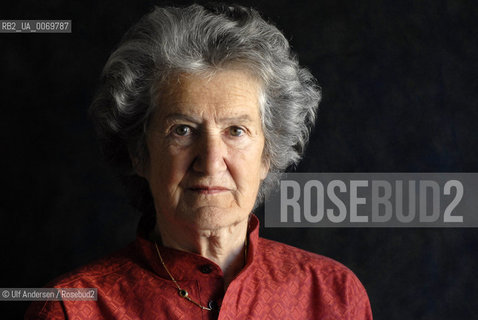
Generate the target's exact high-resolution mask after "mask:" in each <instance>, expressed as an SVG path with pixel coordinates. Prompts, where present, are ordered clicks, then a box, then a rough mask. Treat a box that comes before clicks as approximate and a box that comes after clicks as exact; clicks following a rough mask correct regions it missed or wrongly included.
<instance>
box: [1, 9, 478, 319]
mask: <svg viewBox="0 0 478 320" xmlns="http://www.w3.org/2000/svg"><path fill="white" fill-rule="evenodd" d="M182 3H184V2H183V1H175V2H172V1H170V2H168V4H182ZM237 3H241V4H244V5H248V6H254V7H256V8H257V9H258V10H259V11H260V12H262V13H263V15H264V16H265V17H266V18H268V19H270V20H272V21H273V22H275V24H276V25H277V26H278V27H279V29H281V30H283V31H284V33H285V34H286V36H287V38H288V39H289V40H290V41H291V44H292V46H293V49H294V51H295V52H296V53H297V54H298V56H299V58H300V61H301V64H303V65H305V66H307V67H308V68H309V69H310V70H311V71H312V73H313V74H314V75H315V76H316V77H317V78H318V80H319V83H320V85H321V87H322V89H323V101H322V103H321V108H320V113H319V119H318V124H317V127H316V129H315V130H314V132H313V135H312V137H311V142H310V145H309V148H308V151H307V154H306V156H305V158H304V160H303V162H302V164H301V165H300V166H299V167H298V169H297V171H299V172H477V171H478V134H477V132H476V127H477V121H478V108H477V107H478V106H477V101H478V99H477V98H478V79H477V78H478V76H477V71H478V63H477V62H478V59H477V55H478V40H477V30H478V28H477V27H478V26H477V22H476V21H477V19H478V5H476V4H473V2H472V1H349V2H345V1H331V0H326V1H306V2H296V3H292V2H291V1H285V0H278V1H259V0H258V1H237ZM153 4H164V2H157V1H129V2H127V1H98V2H95V3H93V2H85V1H8V3H2V4H1V5H0V19H71V20H72V21H73V22H72V25H73V33H71V34H0V67H1V69H0V70H1V71H0V81H1V82H0V105H1V107H0V123H1V126H0V128H1V132H0V137H1V146H0V150H1V151H0V152H1V155H0V159H1V169H2V174H1V176H2V180H1V181H2V196H1V199H2V200H1V203H0V214H1V218H0V240H1V252H0V254H1V255H0V261H1V262H0V265H1V266H0V268H1V269H0V274H1V279H0V287H40V286H43V285H44V284H45V283H46V282H48V281H49V280H51V279H53V278H54V277H56V276H58V275H60V274H62V273H64V272H66V271H69V270H71V269H73V268H75V267H77V266H79V265H82V264H85V263H86V262H89V261H91V260H93V259H95V258H98V257H100V256H103V255H105V254H107V253H109V252H111V251H114V250H115V249H117V248H120V247H122V246H124V245H125V244H127V243H128V242H129V241H131V240H133V239H134V236H135V228H136V223H137V220H138V218H139V215H138V214H137V213H136V212H135V211H134V210H133V209H132V208H131V207H129V206H128V203H127V200H126V199H125V196H124V192H123V190H122V187H121V185H119V182H118V180H117V179H116V178H115V177H114V176H113V174H112V172H111V171H110V170H109V169H108V168H107V167H106V165H104V164H103V162H102V160H101V157H100V153H99V148H98V145H97V142H96V140H95V139H96V138H95V134H94V131H93V128H92V125H91V124H90V123H89V121H88V118H87V115H86V110H87V108H88V105H89V103H90V101H91V98H92V96H93V94H94V90H95V87H96V84H97V81H98V77H99V74H100V72H101V69H102V66H103V65H104V63H105V62H106V59H107V57H108V56H109V54H110V53H111V51H112V49H113V47H114V46H115V45H116V44H117V42H118V41H119V39H120V37H121V35H122V34H123V33H124V32H125V31H126V30H127V28H128V27H129V26H131V25H132V24H133V23H134V22H136V21H137V20H138V19H139V18H140V17H141V16H142V15H143V14H144V13H146V12H148V11H150V10H151V8H152V6H153ZM257 214H258V215H259V217H260V218H261V219H262V217H263V213H262V211H261V210H258V211H257ZM261 232H262V235H263V236H265V237H268V238H272V239H276V240H279V241H281V242H285V243H289V244H292V245H295V246H298V247H301V248H304V249H306V250H310V251H313V252H317V253H320V254H323V255H326V256H329V257H332V258H334V259H336V260H338V261H340V262H342V263H343V264H345V265H346V266H348V267H349V268H351V269H352V270H353V271H354V272H355V273H356V274H357V276H358V277H359V278H360V279H361V281H362V283H363V284H364V286H365V287H366V289H367V291H368V294H369V297H370V301H371V303H372V309H373V312H374V317H375V319H476V318H477V316H476V315H475V314H476V310H477V309H478V306H477V301H478V286H477V285H478V276H477V270H478V256H477V253H476V249H477V246H478V233H477V230H476V229H453V228H448V229H442V228H440V229H424V228H415V229H405V228H402V229H392V228H387V229H378V228H363V229H359V228H353V229H338V228H335V229H320V228H314V229H262V230H261ZM27 305H28V303H23V302H0V308H1V309H0V312H2V315H1V316H0V317H2V318H9V317H8V316H9V315H11V318H20V317H21V315H22V313H23V312H24V310H25V308H26V306H27ZM15 315H16V316H15Z"/></svg>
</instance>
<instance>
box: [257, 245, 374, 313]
mask: <svg viewBox="0 0 478 320" xmlns="http://www.w3.org/2000/svg"><path fill="white" fill-rule="evenodd" d="M258 251H259V253H258V254H259V259H258V260H259V261H260V263H258V265H259V270H263V272H260V273H261V278H267V279H269V281H272V282H275V283H278V284H277V285H278V286H280V287H284V288H287V290H292V289H293V288H300V289H299V290H298V293H297V294H302V295H304V299H302V301H305V300H306V299H308V298H307V297H309V298H310V297H314V298H313V300H314V304H316V305H320V306H321V308H322V309H323V310H329V311H330V312H332V313H333V312H336V313H337V314H341V315H342V316H341V318H342V319H355V320H356V319H367V320H370V319H372V313H371V308H370V302H369V299H368V295H367V292H366V290H365V288H364V287H363V285H362V283H361V282H360V280H359V279H358V278H357V276H356V275H355V274H354V273H353V272H352V271H351V270H350V269H349V268H347V267H346V266H344V265H343V264H341V263H340V262H337V261H335V260H333V259H331V258H328V257H325V256H322V255H319V254H316V253H312V252H307V251H305V250H302V249H299V248H295V247H292V246H289V245H286V244H283V243H279V242H275V241H271V240H267V239H263V238H260V239H259V250H258ZM332 309H333V311H331V310H332ZM324 312H325V311H324Z"/></svg>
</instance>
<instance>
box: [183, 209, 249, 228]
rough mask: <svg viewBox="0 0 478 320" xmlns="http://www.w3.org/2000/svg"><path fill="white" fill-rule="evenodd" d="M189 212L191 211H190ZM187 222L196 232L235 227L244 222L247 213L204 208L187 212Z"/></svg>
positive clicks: (235, 210) (236, 210)
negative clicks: (188, 221)
mask: <svg viewBox="0 0 478 320" xmlns="http://www.w3.org/2000/svg"><path fill="white" fill-rule="evenodd" d="M190 210H191V209H190ZM189 212H190V213H189V214H188V216H189V217H188V218H189V219H188V220H190V222H191V223H192V224H193V225H194V227H195V228H197V229H198V230H207V229H219V228H224V227H228V226H232V225H235V224H237V223H240V222H241V221H243V220H245V219H247V218H248V216H249V212H247V213H246V212H245V211H243V210H240V209H229V208H227V209H226V208H220V207H211V206H204V207H200V208H196V209H193V210H191V211H189Z"/></svg>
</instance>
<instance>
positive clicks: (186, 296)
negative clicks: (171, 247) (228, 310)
mask: <svg viewBox="0 0 478 320" xmlns="http://www.w3.org/2000/svg"><path fill="white" fill-rule="evenodd" d="M154 246H155V247H156V252H157V253H158V257H159V260H160V261H161V264H162V265H163V268H164V270H166V272H167V273H168V275H169V277H170V278H171V280H172V281H173V282H174V284H175V285H176V287H177V288H178V294H179V296H180V297H182V298H184V299H186V300H188V301H189V302H191V303H194V304H195V305H196V306H198V307H199V308H201V309H202V310H207V311H211V310H212V308H209V307H206V306H203V305H202V304H200V303H199V302H197V301H196V300H194V299H192V298H191V297H190V296H189V293H188V292H187V290H185V289H183V288H181V287H180V286H179V284H178V282H177V281H176V279H174V277H173V275H172V274H171V272H169V270H168V268H167V267H166V264H165V263H164V260H163V257H162V256H161V252H159V248H158V244H157V243H156V242H155V243H154ZM246 262H247V236H246V239H245V241H244V265H246Z"/></svg>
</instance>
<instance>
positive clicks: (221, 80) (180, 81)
mask: <svg viewBox="0 0 478 320" xmlns="http://www.w3.org/2000/svg"><path fill="white" fill-rule="evenodd" d="M173 79H175V80H173V81H170V82H168V84H167V85H164V86H163V90H161V92H160V95H158V97H157V100H159V101H157V102H158V105H159V106H158V110H157V111H159V113H161V114H162V115H161V118H164V117H168V115H169V114H171V113H186V114H187V115H188V116H191V117H198V118H205V117H206V118H210V119H209V120H213V119H214V120H215V121H222V120H225V119H227V118H235V117H244V116H245V114H244V112H245V111H247V113H246V115H247V114H248V113H250V111H251V108H250V107H251V104H254V106H256V107H257V108H255V109H256V110H257V112H258V113H257V114H256V115H259V117H260V110H259V107H260V101H259V100H260V94H261V82H260V81H259V80H258V79H257V78H256V77H253V76H252V75H251V74H250V72H248V71H245V70H235V69H232V70H229V69H228V70H221V71H217V72H214V73H212V74H209V75H204V74H187V73H180V74H177V75H176V76H174V78H173ZM197 80H199V81H197ZM226 82H227V85H225V83H226ZM226 88H227V90H226ZM192 100H194V101H192ZM165 109H168V110H167V111H166V110H165ZM161 110H163V111H165V112H161Z"/></svg>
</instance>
